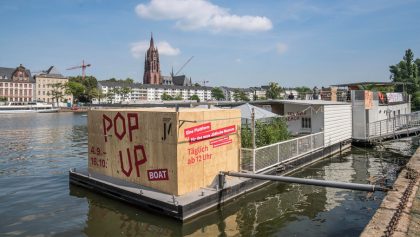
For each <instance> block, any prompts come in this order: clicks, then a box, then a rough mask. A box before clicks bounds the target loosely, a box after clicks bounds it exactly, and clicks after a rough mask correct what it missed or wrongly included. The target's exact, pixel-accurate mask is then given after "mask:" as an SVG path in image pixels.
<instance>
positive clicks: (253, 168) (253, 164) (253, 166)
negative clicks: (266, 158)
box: [252, 149, 255, 173]
mask: <svg viewBox="0 0 420 237" xmlns="http://www.w3.org/2000/svg"><path fill="white" fill-rule="evenodd" d="M252 173H255V149H252Z"/></svg>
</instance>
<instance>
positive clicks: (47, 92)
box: [34, 66, 73, 106]
mask: <svg viewBox="0 0 420 237" xmlns="http://www.w3.org/2000/svg"><path fill="white" fill-rule="evenodd" d="M34 78H35V81H36V86H35V98H36V100H37V101H43V102H47V103H56V98H57V97H59V105H57V106H65V104H63V103H65V102H67V101H73V95H71V94H70V95H68V94H66V90H65V88H64V85H65V84H66V83H67V82H68V78H67V77H65V76H63V75H62V74H61V73H60V72H59V71H58V70H57V68H56V67H54V66H51V67H50V68H48V70H46V71H43V72H42V73H40V74H38V75H35V76H34ZM60 97H61V98H60Z"/></svg>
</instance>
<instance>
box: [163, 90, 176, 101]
mask: <svg viewBox="0 0 420 237" xmlns="http://www.w3.org/2000/svg"><path fill="white" fill-rule="evenodd" d="M160 99H161V100H173V99H174V98H173V97H172V96H170V95H168V94H167V93H166V92H163V94H162V96H161V97H160Z"/></svg>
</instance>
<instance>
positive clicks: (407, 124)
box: [366, 112, 420, 138]
mask: <svg viewBox="0 0 420 237" xmlns="http://www.w3.org/2000/svg"><path fill="white" fill-rule="evenodd" d="M414 127H420V112H414V113H411V114H402V115H398V116H395V117H392V118H389V119H384V120H379V121H376V122H372V123H368V124H367V126H366V137H367V138H374V137H382V136H389V135H393V134H394V133H395V132H397V131H406V132H410V128H414Z"/></svg>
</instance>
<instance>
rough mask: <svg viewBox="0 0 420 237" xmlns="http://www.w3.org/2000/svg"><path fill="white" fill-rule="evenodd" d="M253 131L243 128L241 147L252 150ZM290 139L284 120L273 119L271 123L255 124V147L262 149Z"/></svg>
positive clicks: (258, 122)
mask: <svg viewBox="0 0 420 237" xmlns="http://www.w3.org/2000/svg"><path fill="white" fill-rule="evenodd" d="M251 135H252V134H251V129H250V128H249V127H246V126H243V127H242V129H241V145H242V147H244V148H252V136H251ZM289 138H290V133H289V132H288V131H287V124H286V122H285V121H284V119H282V118H273V119H272V120H271V121H270V122H260V121H256V123H255V145H256V147H262V146H266V145H270V144H274V143H277V142H281V141H284V140H287V139H289Z"/></svg>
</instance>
